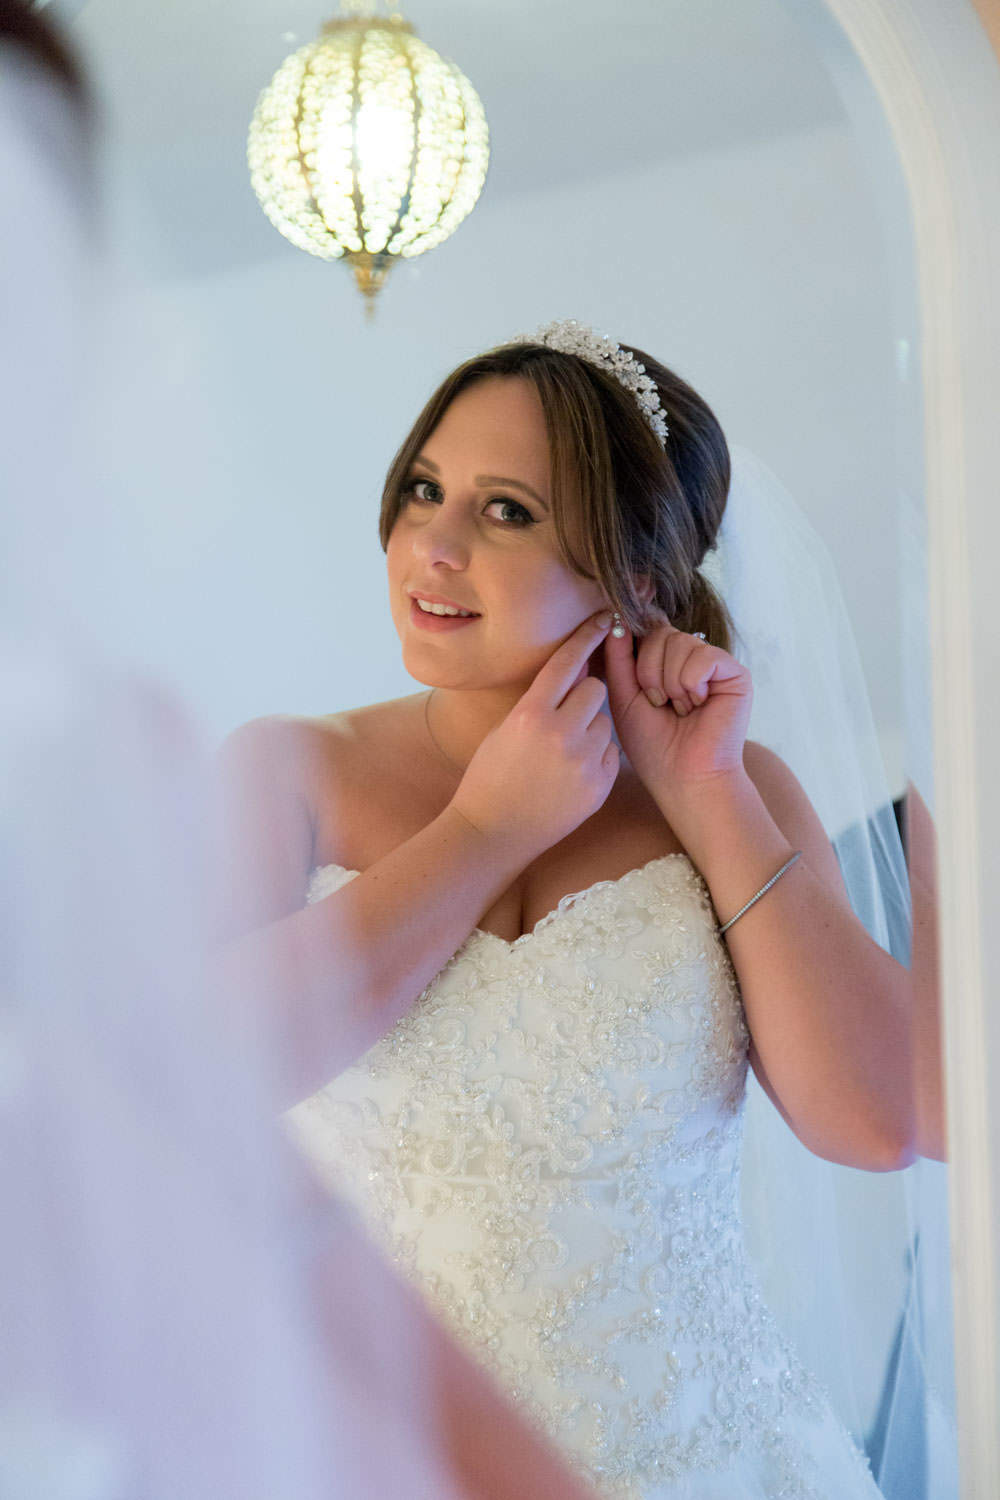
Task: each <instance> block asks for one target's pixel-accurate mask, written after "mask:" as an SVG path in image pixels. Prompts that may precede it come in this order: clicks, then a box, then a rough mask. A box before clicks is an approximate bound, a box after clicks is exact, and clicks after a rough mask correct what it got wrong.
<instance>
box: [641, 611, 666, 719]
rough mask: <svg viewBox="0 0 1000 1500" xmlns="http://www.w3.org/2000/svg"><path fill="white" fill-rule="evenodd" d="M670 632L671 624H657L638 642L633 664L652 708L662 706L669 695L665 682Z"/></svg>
mask: <svg viewBox="0 0 1000 1500" xmlns="http://www.w3.org/2000/svg"><path fill="white" fill-rule="evenodd" d="M672 632H674V627H673V626H672V625H669V624H664V625H657V626H656V627H655V628H654V629H653V630H652V631H651V632H650V633H649V635H646V636H643V638H642V640H641V641H640V643H639V655H638V658H637V660H636V664H635V675H636V680H637V681H638V683H639V686H640V687H641V688H642V690H643V692H644V693H645V694H646V697H647V698H648V699H649V701H650V703H652V704H653V706H654V708H662V706H663V704H664V703H665V702H666V700H667V698H668V697H669V693H668V691H667V688H666V686H665V682H666V662H667V645H668V642H669V640H670V636H671V633H672Z"/></svg>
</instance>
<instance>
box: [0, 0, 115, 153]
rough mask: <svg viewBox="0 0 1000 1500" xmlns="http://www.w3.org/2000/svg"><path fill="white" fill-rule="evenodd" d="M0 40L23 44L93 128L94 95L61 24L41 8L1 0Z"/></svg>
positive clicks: (17, 0) (21, 1)
mask: <svg viewBox="0 0 1000 1500" xmlns="http://www.w3.org/2000/svg"><path fill="white" fill-rule="evenodd" d="M0 41H4V42H9V43H12V44H14V45H17V46H20V47H23V48H24V49H25V51H26V52H29V53H30V54H31V55H32V56H33V57H34V58H35V60H36V61H37V62H39V63H40V64H41V65H42V66H43V67H44V68H47V69H48V71H49V73H50V74H51V75H52V77H54V78H56V79H57V80H58V81H59V83H60V84H61V85H62V87H63V88H64V89H65V90H66V92H67V93H68V94H69V96H70V98H71V99H72V100H73V103H74V104H75V105H76V107H77V111H78V114H79V119H80V124H81V126H82V127H83V129H84V130H85V131H87V132H91V131H93V130H94V128H95V113H96V111H95V105H94V96H93V94H92V92H91V88H90V84H89V81H88V79H87V78H86V76H85V74H84V70H83V67H82V65H81V62H80V58H79V54H78V53H77V50H76V47H75V45H74V44H73V43H71V42H70V41H69V39H68V36H67V33H66V31H65V30H64V28H63V27H62V25H57V24H56V23H55V22H54V21H53V20H51V19H50V17H49V16H48V15H46V14H45V13H44V12H40V11H35V10H31V9H30V8H29V7H28V5H27V4H25V3H24V0H0Z"/></svg>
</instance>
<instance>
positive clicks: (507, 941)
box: [309, 849, 707, 952]
mask: <svg viewBox="0 0 1000 1500" xmlns="http://www.w3.org/2000/svg"><path fill="white" fill-rule="evenodd" d="M668 859H682V860H685V861H686V862H687V864H688V866H689V868H690V870H691V873H692V875H693V876H694V878H695V879H696V880H697V881H698V882H699V884H701V885H702V886H704V885H705V880H704V877H703V876H702V875H701V874H700V873H699V871H698V868H697V866H696V865H695V863H694V860H693V859H692V858H691V856H690V855H689V854H685V852H684V850H683V849H674V850H672V851H671V853H670V854H656V855H654V856H653V858H652V859H648V860H647V861H646V863H645V864H644V865H636V867H635V869H633V870H626V871H625V873H624V874H623V875H619V876H618V877H617V878H616V879H615V880H595V881H594V882H593V883H592V884H591V885H588V886H585V887H584V888H583V890H582V891H568V892H567V894H566V895H565V896H561V897H560V898H559V903H558V905H557V906H554V907H553V908H552V910H551V911H547V912H545V914H544V915H543V916H541V917H539V919H538V921H537V922H536V923H535V925H534V927H532V929H531V931H530V932H522V933H521V934H520V936H519V937H516V938H505V937H501V936H500V934H499V933H498V932H489V931H488V930H487V929H486V928H485V927H473V929H472V931H471V932H470V934H469V938H472V937H475V936H476V935H477V934H478V936H479V937H484V938H490V939H492V941H493V942H495V943H501V944H502V945H503V947H504V948H507V949H509V950H510V951H511V952H513V950H514V949H515V948H519V947H520V946H521V944H522V943H526V942H528V941H529V940H530V939H531V938H533V937H536V936H537V935H538V933H539V932H541V930H542V928H543V927H547V926H548V925H549V924H550V923H551V922H553V921H555V919H556V917H559V916H561V915H562V913H563V911H565V910H566V908H567V907H568V906H569V903H570V902H571V901H581V900H583V899H584V898H585V897H587V896H590V895H591V894H592V893H593V892H595V891H600V890H605V889H606V888H607V887H608V886H617V885H622V884H624V882H625V881H626V880H629V879H630V878H632V877H633V876H635V875H644V874H645V873H646V871H647V870H650V869H652V867H653V866H654V865H661V864H666V862H667V860H668ZM322 870H340V871H341V872H342V873H343V874H345V875H362V874H364V871H363V870H352V869H349V868H348V866H347V865H338V864H337V863H336V861H331V862H330V863H328V864H325V865H314V866H313V869H312V873H311V874H310V876H309V886H310V888H311V886H312V882H313V880H314V879H315V878H316V876H317V875H318V874H319V873H320V872H321V871H322ZM706 889H707V887H706ZM469 938H466V942H468V941H469ZM463 947H464V944H463Z"/></svg>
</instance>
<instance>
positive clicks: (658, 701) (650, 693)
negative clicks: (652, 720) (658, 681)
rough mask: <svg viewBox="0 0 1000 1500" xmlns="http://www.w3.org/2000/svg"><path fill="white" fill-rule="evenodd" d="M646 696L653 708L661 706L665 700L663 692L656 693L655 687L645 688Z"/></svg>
mask: <svg viewBox="0 0 1000 1500" xmlns="http://www.w3.org/2000/svg"><path fill="white" fill-rule="evenodd" d="M646 697H647V698H648V699H649V701H650V703H651V704H652V705H653V707H654V708H662V707H663V705H664V703H666V701H667V700H666V698H664V697H663V694H662V693H658V692H657V691H656V689H655V688H647V689H646Z"/></svg>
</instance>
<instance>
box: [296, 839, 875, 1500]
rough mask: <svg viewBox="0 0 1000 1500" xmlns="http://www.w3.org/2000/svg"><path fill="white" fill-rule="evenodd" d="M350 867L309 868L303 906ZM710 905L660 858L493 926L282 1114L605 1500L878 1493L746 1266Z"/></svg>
mask: <svg viewBox="0 0 1000 1500" xmlns="http://www.w3.org/2000/svg"><path fill="white" fill-rule="evenodd" d="M358 873H359V872H358V871H357V870H348V869H345V868H343V867H342V866H340V865H324V866H321V867H319V868H317V869H316V870H314V871H313V873H312V876H311V879H310V883H309V891H308V901H309V902H310V903H313V902H316V901H319V900H321V899H322V898H323V897H324V896H327V895H329V894H330V893H331V892H333V891H335V890H336V889H337V888H338V887H339V886H341V885H342V884H344V882H346V881H348V880H351V879H353V878H354V877H355V876H356V875H357V874H358ZM716 923H717V918H716V915H715V913H714V911H713V908H712V905H711V901H710V897H709V892H708V887H707V886H706V885H705V882H704V881H703V880H702V878H701V876H700V875H699V874H698V872H697V870H696V869H695V867H694V865H693V864H692V863H691V861H690V859H689V858H688V856H687V855H685V854H667V855H664V856H661V857H659V858H657V859H653V860H650V861H649V863H648V864H646V865H643V866H642V867H641V868H640V869H635V870H630V871H629V872H628V873H627V874H625V875H623V876H622V877H621V879H619V880H601V881H598V882H597V883H596V884H594V885H592V886H590V887H588V889H586V890H584V891H581V892H576V893H573V894H572V895H568V896H564V897H563V899H562V900H561V901H560V903H559V905H558V907H556V909H555V910H554V911H551V912H549V913H548V914H547V915H546V916H544V917H543V918H542V919H541V921H540V922H539V923H538V925H537V926H536V927H535V928H534V930H533V931H532V932H529V933H525V934H523V935H522V936H521V937H519V938H517V939H516V941H513V942H510V941H508V940H507V939H505V938H501V937H498V936H497V935H496V934H494V933H489V932H486V931H484V930H483V929H481V928H476V929H475V930H474V931H473V932H472V933H471V934H470V935H469V937H468V938H467V939H466V941H465V942H464V943H463V944H462V946H461V947H460V948H459V949H458V951H457V952H456V953H455V954H454V955H453V957H452V958H451V959H449V961H448V962H447V963H446V964H445V966H444V967H443V968H442V969H441V971H440V972H439V973H438V974H437V975H436V976H435V978H434V979H433V980H432V982H431V983H430V984H429V985H428V986H427V987H426V989H425V990H424V991H423V992H422V994H421V995H420V996H419V997H418V998H417V1000H416V1002H415V1004H414V1005H413V1008H412V1009H411V1010H410V1012H409V1013H408V1014H407V1015H406V1016H404V1017H403V1018H402V1019H401V1020H400V1021H399V1022H397V1024H396V1025H395V1026H394V1027H393V1028H392V1030H391V1031H389V1032H388V1033H387V1034H386V1035H385V1036H384V1037H382V1038H381V1039H380V1040H379V1041H378V1042H377V1043H376V1044H375V1046H373V1047H372V1048H371V1049H370V1050H369V1051H368V1052H367V1053H366V1054H365V1055H364V1056H363V1057H362V1058H361V1059H360V1060H359V1061H358V1062H357V1063H355V1064H354V1065H352V1066H351V1067H350V1068H348V1069H346V1070H345V1071H344V1072H342V1073H341V1074H339V1075H338V1076H337V1077H335V1078H334V1079H333V1080H332V1081H331V1082H330V1083H329V1084H328V1085H326V1086H325V1087H324V1088H322V1089H320V1090H319V1091H318V1092H317V1093H316V1094H314V1095H313V1096H312V1097H311V1098H309V1099H306V1100H304V1101H302V1102H301V1103H300V1104H298V1105H296V1106H295V1107H294V1108H293V1109H291V1110H288V1111H287V1112H286V1113H285V1114H284V1115H283V1116H282V1123H283V1126H284V1128H285V1129H286V1130H287V1131H288V1133H289V1134H290V1136H291V1139H292V1140H293V1141H294V1142H295V1144H296V1146H297V1147H298V1148H299V1149H301V1150H302V1151H303V1153H304V1154H305V1155H306V1157H307V1158H308V1159H309V1160H310V1161H311V1162H312V1164H313V1165H314V1166H315V1167H316V1168H317V1170H318V1171H319V1173H320V1174H321V1176H323V1177H324V1178H325V1180H326V1181H327V1182H328V1183H329V1185H330V1187H331V1188H333V1189H335V1190H336V1191H337V1192H339V1193H341V1194H343V1195H345V1196H346V1197H347V1198H348V1199H349V1200H350V1201H352V1202H353V1203H354V1204H355V1206H356V1207H357V1208H358V1209H359V1210H360V1212H361V1215H362V1217H363V1218H364V1219H365V1220H366V1222H367V1224H368V1226H369V1228H370V1230H371V1232H372V1234H373V1236H374V1237H375V1238H376V1239H377V1240H378V1241H379V1243H381V1244H382V1246H383V1247H384V1248H385V1249H386V1250H387V1252H388V1254H389V1256H390V1257H391V1259H392V1260H393V1261H394V1262H395V1263H396V1265H397V1267H398V1268H399V1270H400V1271H401V1272H402V1273H403V1274H404V1275H405V1276H407V1277H408V1278H410V1279H411V1280H412V1281H413V1282H414V1283H415V1284H416V1285H417V1287H418V1288H419V1289H420V1290H421V1292H422V1293H423V1295H424V1298H425V1300H426V1301H427V1302H428V1303H429V1305H430V1306H431V1307H432V1309H434V1310H435V1311H436V1312H437V1314H438V1315H439V1316H440V1317H441V1318H442V1319H443V1320H444V1322H445V1323H446V1324H447V1326H448V1327H449V1328H450V1330H451V1331H452V1332H453V1334H454V1335H455V1336H456V1337H457V1338H458V1340H459V1341H460V1342H462V1343H463V1344H464V1345H465V1346H466V1347H467V1348H468V1350H469V1351H470V1352H471V1353H472V1354H473V1355H474V1356H475V1357H477V1358H478V1359H480V1360H481V1361H482V1362H483V1363H484V1364H485V1366H486V1367H487V1368H488V1369H490V1370H491V1371H492V1372H493V1374H494V1376H495V1377H496V1379H497V1380H498V1381H499V1382H500V1384H501V1386H502V1387H503V1388H504V1389H505V1390H506V1392H507V1394H508V1396H509V1398H510V1399H511V1401H512V1402H513V1403H514V1404H515V1405H517V1406H519V1407H520V1408H521V1410H522V1412H523V1413H524V1414H525V1415H526V1416H527V1417H528V1419H529V1420H533V1421H534V1422H536V1423H537V1424H538V1425H539V1426H540V1428H541V1429H542V1430H543V1432H544V1433H546V1434H547V1436H548V1437H549V1438H550V1440H551V1441H553V1442H554V1443H555V1445H556V1446H557V1447H558V1448H560V1449H561V1450H562V1452H563V1454H564V1456H565V1457H566V1459H567V1461H568V1462H569V1463H570V1464H571V1465H573V1466H575V1467H576V1469H577V1471H578V1472H580V1473H581V1474H582V1475H583V1476H584V1477H585V1478H586V1479H588V1480H589V1481H590V1483H591V1484H592V1486H593V1487H594V1489H595V1490H596V1492H597V1494H598V1495H604V1496H607V1497H609V1500H611V1497H613V1500H765V1497H767V1500H778V1497H782V1500H875V1497H878V1496H879V1494H880V1491H879V1490H878V1488H877V1486H876V1484H875V1482H874V1480H873V1478H872V1476H871V1472H870V1469H869V1467H868V1464H867V1461H866V1460H865V1458H864V1457H863V1455H862V1454H861V1453H860V1451H859V1450H858V1449H857V1447H856V1446H855V1445H854V1443H853V1442H852V1441H851V1439H850V1437H849V1435H848V1433H847V1432H846V1430H845V1429H844V1427H843V1426H842V1425H841V1423H840V1422H839V1420H838V1419H837V1418H836V1416H835V1414H834V1412H833V1411H832V1409H831V1407H830V1404H829V1402H828V1400H827V1398H826V1395H825V1393H824V1391H823V1390H822V1389H821V1387H820V1386H819V1385H818V1383H817V1382H816V1380H815V1379H814V1378H813V1377H812V1376H811V1375H810V1374H809V1372H808V1371H806V1370H805V1369H804V1368H803V1367H802V1365H801V1363H800V1361H799V1360H798V1358H797V1357H796V1355H795V1353H794V1351H793V1350H792V1349H791V1348H790V1346H789V1344H788V1343H787V1342H786V1340H785V1339H784V1338H783V1337H782V1335H781V1333H780V1332H779V1330H778V1328H777V1326H776V1324H775V1322H774V1320H773V1318H772V1316H771V1314H770V1313H769V1312H768V1310H767V1308H766V1307H765V1306H764V1305H763V1303H762V1300H761V1295H760V1292H759V1290H758V1287H757V1285H756V1282H755V1280H754V1277H753V1274H752V1271H751V1268H750V1266H749V1264H748V1260H747V1255H746V1251H745V1249H744V1243H743V1232H742V1227H741V1222H740V1203H739V1179H740V1153H741V1143H742V1134H743V1111H744V1099H745V1086H746V1073H747V1066H748V1064H747V1045H748V1034H747V1030H746V1025H745V1021H744V1016H743V1008H742V1004H741V1001H740V994H739V989H738V984H737V979H736V974H735V970H734V969H733V966H732V963H731V960H730V958H729V954H728V952H727V950H726V947H725V943H724V941H723V940H722V939H721V938H719V937H718V935H717V933H716V931H715V927H716Z"/></svg>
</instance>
